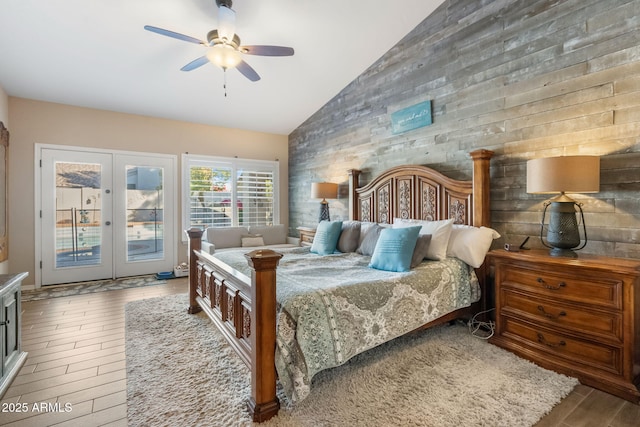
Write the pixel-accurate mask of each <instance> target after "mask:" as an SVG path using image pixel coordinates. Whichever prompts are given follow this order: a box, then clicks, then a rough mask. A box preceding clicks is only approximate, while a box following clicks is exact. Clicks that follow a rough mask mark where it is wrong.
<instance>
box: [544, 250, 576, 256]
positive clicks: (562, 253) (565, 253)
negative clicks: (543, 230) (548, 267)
mask: <svg viewBox="0 0 640 427" xmlns="http://www.w3.org/2000/svg"><path fill="white" fill-rule="evenodd" d="M549 255H551V256H553V257H565V258H578V254H577V253H576V252H575V251H573V250H571V249H563V248H553V249H551V250H550V251H549Z"/></svg>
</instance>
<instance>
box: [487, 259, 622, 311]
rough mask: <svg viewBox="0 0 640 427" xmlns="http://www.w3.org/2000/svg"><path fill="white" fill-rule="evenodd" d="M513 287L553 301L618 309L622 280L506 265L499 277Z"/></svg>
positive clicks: (567, 271)
mask: <svg viewBox="0 0 640 427" xmlns="http://www.w3.org/2000/svg"><path fill="white" fill-rule="evenodd" d="M499 280H500V282H501V284H502V286H503V287H513V288H517V289H521V290H524V291H528V292H531V293H534V294H536V295H541V296H547V297H551V298H555V299H564V300H566V301H573V302H579V303H584V304H590V305H599V306H602V307H606V308H612V309H622V284H623V283H622V281H621V280H616V279H613V278H612V279H609V278H606V277H603V276H602V275H600V276H596V277H592V276H590V275H589V274H588V272H587V271H585V270H584V269H582V270H580V269H575V270H572V269H565V270H564V271H563V273H562V274H560V273H557V274H555V273H550V272H547V271H539V270H531V269H528V268H522V267H516V266H510V268H507V269H505V270H503V274H502V277H500V278H499Z"/></svg>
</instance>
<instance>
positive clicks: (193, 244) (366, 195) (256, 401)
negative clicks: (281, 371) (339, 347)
mask: <svg viewBox="0 0 640 427" xmlns="http://www.w3.org/2000/svg"><path fill="white" fill-rule="evenodd" d="M470 155H471V157H472V159H473V179H472V180H471V181H457V180H453V179H450V178H448V177H446V176H444V175H443V174H441V173H439V172H436V171H434V170H433V169H430V168H428V167H424V166H398V167H395V168H392V169H389V170H388V171H386V172H383V173H382V174H381V175H380V176H378V177H377V178H375V179H374V180H373V181H371V182H370V183H369V184H368V185H366V186H364V187H362V188H360V187H359V176H360V173H361V172H360V171H359V170H354V169H352V170H350V171H349V199H350V200H349V218H350V219H353V220H360V221H373V222H379V223H391V222H392V221H393V218H408V219H426V220H440V219H447V218H455V221H454V222H455V223H458V224H468V225H474V226H478V227H479V226H483V225H484V226H490V224H491V221H490V212H489V162H490V159H491V157H492V155H493V152H492V151H489V150H477V151H473V152H471V153H470ZM187 234H188V235H189V309H188V311H189V313H191V314H193V313H198V312H200V311H204V312H205V313H206V314H207V315H208V316H209V318H211V320H212V322H213V323H214V324H215V325H216V327H217V328H218V329H219V330H220V332H221V333H222V334H223V335H224V336H225V338H226V339H227V341H228V342H229V344H230V345H231V347H232V348H233V349H234V350H235V351H236V353H238V355H239V356H240V358H241V359H242V360H243V361H244V362H245V363H246V364H247V366H248V367H249V368H250V369H251V397H250V398H249V401H248V402H247V406H248V409H249V412H250V413H251V415H252V418H253V421H255V422H262V421H266V420H268V419H269V418H271V417H273V416H274V415H275V414H277V412H278V410H279V409H280V402H279V400H278V397H277V396H276V381H277V373H276V369H275V348H276V314H277V312H276V310H277V309H276V268H277V265H278V262H279V261H280V258H282V254H279V253H277V252H274V251H272V250H268V249H265V250H255V251H252V252H249V253H247V254H245V258H246V259H247V262H248V264H249V266H250V267H251V269H252V273H251V277H247V276H246V275H244V274H243V273H240V272H239V271H237V270H235V269H233V268H231V267H229V266H227V265H226V264H224V263H223V262H221V261H219V260H217V259H216V258H214V257H212V256H211V255H209V254H207V253H205V252H201V241H202V234H203V230H201V229H196V228H192V229H190V230H188V231H187ZM476 271H477V273H478V279H479V280H480V285H481V287H482V296H483V297H482V301H481V302H480V303H476V304H475V305H474V306H473V308H466V309H461V310H457V311H454V312H452V313H450V314H448V315H446V316H444V317H442V318H439V319H437V320H435V321H433V322H430V323H428V324H426V325H424V326H423V328H426V327H430V326H434V325H436V324H441V323H444V322H448V321H451V320H453V319H456V318H460V317H465V316H468V315H469V313H471V312H472V311H473V310H475V311H479V310H480V307H484V306H486V304H485V301H484V299H485V295H486V292H484V279H485V277H486V274H485V271H484V265H483V266H482V267H480V269H477V270H476ZM421 329H422V328H421ZM197 357H211V355H198V356H197Z"/></svg>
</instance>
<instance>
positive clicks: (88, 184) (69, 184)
mask: <svg viewBox="0 0 640 427" xmlns="http://www.w3.org/2000/svg"><path fill="white" fill-rule="evenodd" d="M55 171H56V182H55V186H56V222H55V224H56V226H55V228H56V229H55V239H56V268H65V267H78V266H83V265H84V266H86V265H97V264H100V262H101V257H100V247H101V244H102V229H101V227H100V224H101V213H102V211H101V209H102V208H101V201H100V194H101V191H100V180H101V166H100V164H97V163H67V162H56V164H55Z"/></svg>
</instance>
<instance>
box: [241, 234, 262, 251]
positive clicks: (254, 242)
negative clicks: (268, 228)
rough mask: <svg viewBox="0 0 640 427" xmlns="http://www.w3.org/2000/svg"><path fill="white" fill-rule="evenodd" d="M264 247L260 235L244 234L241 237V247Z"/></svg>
mask: <svg viewBox="0 0 640 427" xmlns="http://www.w3.org/2000/svg"><path fill="white" fill-rule="evenodd" d="M252 246H264V239H263V238H262V236H261V235H260V234H245V235H243V236H242V247H243V248H248V247H252Z"/></svg>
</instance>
